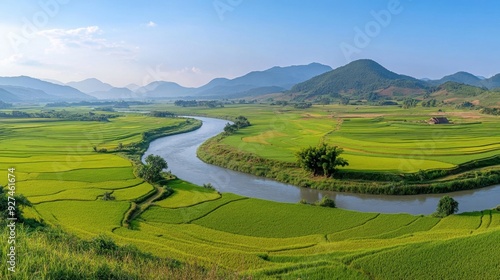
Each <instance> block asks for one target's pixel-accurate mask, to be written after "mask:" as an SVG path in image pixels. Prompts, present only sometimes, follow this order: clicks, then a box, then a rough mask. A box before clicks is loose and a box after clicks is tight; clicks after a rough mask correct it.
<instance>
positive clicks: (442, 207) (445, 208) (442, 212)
mask: <svg viewBox="0 0 500 280" xmlns="http://www.w3.org/2000/svg"><path fill="white" fill-rule="evenodd" d="M457 211H458V202H457V201H456V200H454V199H453V198H451V197H449V196H447V195H445V196H443V197H442V198H441V199H440V200H439V203H438V207H437V215H438V216H440V217H446V216H449V215H451V214H453V213H456V212H457Z"/></svg>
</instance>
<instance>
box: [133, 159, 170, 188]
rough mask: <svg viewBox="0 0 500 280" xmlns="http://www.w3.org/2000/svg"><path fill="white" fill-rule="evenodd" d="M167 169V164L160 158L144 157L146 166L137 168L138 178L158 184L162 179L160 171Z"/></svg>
mask: <svg viewBox="0 0 500 280" xmlns="http://www.w3.org/2000/svg"><path fill="white" fill-rule="evenodd" d="M167 167H168V165H167V162H166V161H165V160H164V159H163V158H162V157H160V156H157V155H149V156H147V157H146V164H144V165H142V166H141V167H140V168H139V177H141V178H142V179H144V180H145V181H147V182H149V183H155V182H158V181H159V180H161V179H162V176H161V172H162V170H163V169H165V168H167Z"/></svg>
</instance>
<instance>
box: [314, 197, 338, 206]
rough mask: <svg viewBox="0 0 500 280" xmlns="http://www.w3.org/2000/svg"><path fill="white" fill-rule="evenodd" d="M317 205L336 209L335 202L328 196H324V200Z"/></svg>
mask: <svg viewBox="0 0 500 280" xmlns="http://www.w3.org/2000/svg"><path fill="white" fill-rule="evenodd" d="M316 205H318V206H321V207H330V208H335V207H336V206H335V201H334V200H333V199H331V198H329V197H328V196H326V195H325V196H323V198H322V199H321V200H320V201H318V202H317V203H316Z"/></svg>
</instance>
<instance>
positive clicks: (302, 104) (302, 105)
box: [293, 102, 312, 109]
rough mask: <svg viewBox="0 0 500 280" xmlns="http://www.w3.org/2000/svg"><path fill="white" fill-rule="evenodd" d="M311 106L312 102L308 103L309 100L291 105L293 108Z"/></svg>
mask: <svg viewBox="0 0 500 280" xmlns="http://www.w3.org/2000/svg"><path fill="white" fill-rule="evenodd" d="M311 106H312V103H310V102H307V103H306V102H301V103H295V105H293V107H294V108H295V109H307V108H311Z"/></svg>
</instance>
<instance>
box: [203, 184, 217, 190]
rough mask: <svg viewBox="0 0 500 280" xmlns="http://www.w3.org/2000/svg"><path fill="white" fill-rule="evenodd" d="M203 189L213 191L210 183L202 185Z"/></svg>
mask: <svg viewBox="0 0 500 280" xmlns="http://www.w3.org/2000/svg"><path fill="white" fill-rule="evenodd" d="M203 187H204V188H205V189H209V190H215V188H214V186H213V185H212V184H210V183H206V184H203Z"/></svg>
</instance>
